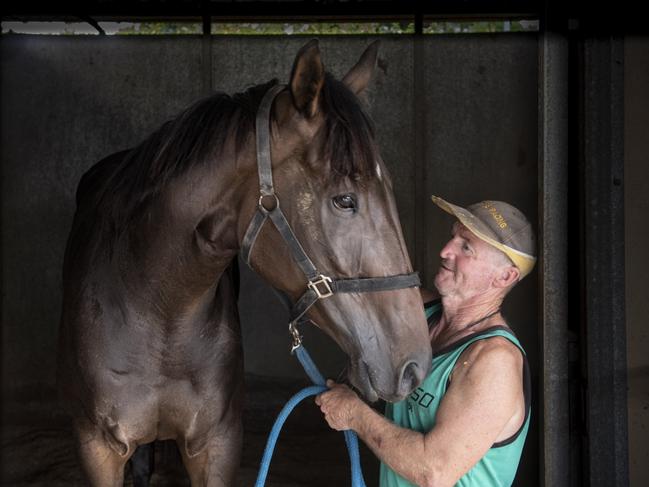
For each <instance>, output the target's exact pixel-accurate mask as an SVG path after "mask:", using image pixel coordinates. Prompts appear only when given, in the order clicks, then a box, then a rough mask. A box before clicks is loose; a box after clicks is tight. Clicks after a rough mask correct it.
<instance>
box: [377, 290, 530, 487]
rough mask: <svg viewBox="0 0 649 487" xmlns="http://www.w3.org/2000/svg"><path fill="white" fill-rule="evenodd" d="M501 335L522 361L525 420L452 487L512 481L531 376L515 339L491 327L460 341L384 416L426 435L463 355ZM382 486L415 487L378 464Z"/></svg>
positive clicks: (437, 307)
mask: <svg viewBox="0 0 649 487" xmlns="http://www.w3.org/2000/svg"><path fill="white" fill-rule="evenodd" d="M441 309H442V305H441V302H440V301H436V302H434V303H433V304H432V305H427V306H426V316H427V318H429V323H431V318H432V317H434V316H436V315H438V314H439V312H441ZM495 336H502V337H505V338H507V339H508V340H509V341H511V342H512V343H513V344H514V345H516V346H517V347H518V348H519V349H520V350H521V352H522V353H523V358H524V374H523V377H524V379H523V380H524V394H525V411H526V413H525V421H524V422H523V425H522V426H521V428H520V429H519V431H518V432H517V433H516V434H515V435H513V436H512V437H511V438H509V439H507V440H504V441H502V442H499V443H496V444H494V445H493V446H492V447H491V448H490V449H489V451H488V452H487V453H486V454H485V456H484V457H482V458H481V459H480V460H479V461H478V463H476V464H475V465H474V466H473V468H471V470H469V471H468V472H467V473H466V474H465V475H464V476H462V477H461V478H460V480H459V481H458V482H457V483H456V484H455V485H456V487H492V486H494V487H495V486H499V487H500V486H510V485H511V484H512V482H513V481H514V476H515V475H516V470H517V468H518V462H519V461H520V458H521V452H522V451H523V444H524V443H525V438H526V436H527V430H528V429H529V424H530V392H531V389H530V377H529V367H528V364H527V358H525V351H524V350H523V347H522V346H521V344H520V343H519V341H518V339H517V338H516V337H515V336H514V335H513V334H512V332H511V331H509V330H508V329H507V328H505V327H492V328H489V329H487V330H483V331H481V332H478V333H476V334H474V335H469V336H467V337H464V338H463V339H461V340H459V341H458V342H457V343H455V344H454V345H451V346H450V347H449V348H447V349H445V350H442V351H441V352H440V353H438V354H437V355H436V356H434V357H433V366H432V370H431V372H430V374H429V375H428V377H426V379H425V380H424V382H422V384H421V385H420V386H419V387H418V388H417V389H415V391H414V392H413V393H412V394H411V395H410V397H408V399H405V400H403V401H401V402H398V403H395V404H390V403H388V404H387V405H386V410H385V416H386V417H387V418H388V419H390V420H391V421H393V422H394V423H395V424H397V425H398V426H401V427H403V428H409V429H411V430H415V431H419V432H421V433H426V432H427V431H430V430H431V429H432V428H433V427H434V426H435V416H436V414H437V409H438V408H439V405H440V402H441V400H442V398H443V397H444V394H445V393H446V389H447V387H448V383H449V376H450V375H451V372H452V371H453V367H454V366H455V363H456V361H457V359H458V358H459V357H460V355H461V354H462V352H463V351H464V350H465V349H466V348H467V347H468V346H469V345H471V344H472V343H474V342H476V341H478V340H484V339H485V338H490V337H495ZM379 485H380V486H381V487H414V484H412V483H410V482H409V481H407V480H406V479H404V478H403V477H401V476H400V475H398V474H397V473H396V472H394V471H393V470H392V469H390V467H388V466H387V465H385V464H384V463H381V472H380V483H379Z"/></svg>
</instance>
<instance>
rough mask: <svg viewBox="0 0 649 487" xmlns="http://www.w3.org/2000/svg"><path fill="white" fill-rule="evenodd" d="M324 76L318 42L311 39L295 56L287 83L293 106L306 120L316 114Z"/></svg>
mask: <svg viewBox="0 0 649 487" xmlns="http://www.w3.org/2000/svg"><path fill="white" fill-rule="evenodd" d="M324 75H325V71H324V66H323V64H322V60H321V59H320V49H319V47H318V41H317V40H316V39H313V40H312V41H309V42H308V43H307V44H306V45H304V46H303V47H302V49H300V50H299V51H298V53H297V55H296V56H295V61H294V62H293V69H292V70H291V81H290V83H289V87H290V89H291V97H292V99H293V105H294V106H295V108H296V109H297V111H298V112H300V113H302V114H303V115H304V116H305V117H306V118H311V117H313V116H314V115H315V114H316V113H317V112H318V104H319V101H320V91H321V90H322V85H323V84H324Z"/></svg>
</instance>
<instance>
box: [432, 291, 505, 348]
mask: <svg viewBox="0 0 649 487" xmlns="http://www.w3.org/2000/svg"><path fill="white" fill-rule="evenodd" d="M501 304H502V297H501V296H499V295H497V294H491V293H487V294H484V295H480V296H474V297H471V298H469V299H462V298H459V297H456V296H442V308H443V311H442V316H441V318H440V320H439V323H438V324H437V326H435V327H434V328H433V329H432V331H431V341H432V343H433V348H436V349H439V348H441V347H444V346H446V345H449V344H451V343H454V342H456V341H457V340H459V339H460V338H462V337H464V336H466V335H468V334H471V333H474V332H476V331H480V330H483V329H485V328H489V327H490V326H493V324H494V323H495V322H497V321H499V322H502V317H501V316H500V313H499V310H500V306H501Z"/></svg>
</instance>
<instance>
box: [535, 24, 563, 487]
mask: <svg viewBox="0 0 649 487" xmlns="http://www.w3.org/2000/svg"><path fill="white" fill-rule="evenodd" d="M538 167H539V205H538V207H539V226H540V228H539V250H540V260H539V280H540V282H539V293H540V296H539V310H540V313H541V317H540V318H541V319H540V336H541V357H542V361H541V363H542V377H541V381H540V383H541V390H540V391H539V392H540V395H541V397H542V406H543V425H544V428H543V432H542V434H541V435H540V442H541V445H540V452H541V456H542V461H541V470H540V475H541V482H540V485H544V486H548V487H550V486H552V487H568V486H569V485H570V465H569V459H570V455H569V414H568V412H569V404H568V196H567V195H568V40H567V38H566V37H565V36H564V35H563V34H559V33H554V32H549V31H545V32H544V33H542V34H540V35H539V165H538Z"/></svg>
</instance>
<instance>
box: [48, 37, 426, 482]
mask: <svg viewBox="0 0 649 487" xmlns="http://www.w3.org/2000/svg"><path fill="white" fill-rule="evenodd" d="M377 53H378V46H377V44H376V43H375V44H372V45H370V46H369V47H368V48H367V49H366V50H365V52H364V53H363V54H362V56H361V57H360V59H359V60H358V62H357V63H356V64H355V65H354V66H353V67H352V68H351V69H350V70H349V72H348V73H347V74H346V75H345V76H344V78H343V79H342V80H337V79H336V78H334V77H333V76H332V75H331V74H330V73H328V72H327V71H325V69H324V65H323V63H322V59H321V55H320V49H319V46H318V42H317V40H313V41H310V42H309V43H307V44H306V45H305V46H303V47H302V48H301V49H300V50H299V51H298V53H297V54H296V57H295V60H294V63H293V67H292V70H291V73H290V77H289V82H288V84H287V85H286V86H282V85H279V83H278V81H277V80H271V81H268V82H266V83H262V84H260V85H256V86H253V87H251V88H248V89H247V90H245V91H244V92H241V93H238V94H235V95H226V94H223V93H216V94H214V95H212V96H209V97H207V98H205V99H203V100H200V101H198V102H197V103H195V104H194V105H192V106H190V107H189V108H187V109H185V110H184V111H183V112H182V113H180V114H179V115H178V116H177V117H176V118H174V119H172V120H170V121H168V122H166V123H164V124H163V125H162V126H161V127H160V128H159V129H158V130H157V131H155V132H154V133H153V134H151V135H150V136H149V137H147V138H146V139H145V140H144V141H142V142H141V143H140V144H139V145H138V146H136V147H134V148H132V149H129V150H126V151H122V152H119V153H116V154H113V155H110V156H108V157H106V158H105V159H103V160H101V161H100V162H98V163H97V164H95V165H94V166H92V167H91V168H90V169H89V170H88V171H87V172H86V173H85V174H84V175H83V176H82V178H81V180H80V182H79V185H78V188H77V194H76V202H77V208H76V212H75V215H74V219H73V222H72V228H71V230H70V234H69V237H68V242H67V246H66V251H65V257H64V263H63V305H62V313H61V322H60V323H61V324H60V334H59V337H60V338H59V352H58V356H59V366H58V387H59V390H60V395H61V398H62V400H63V401H64V404H65V406H66V408H67V410H68V411H69V413H70V416H71V420H72V425H73V430H74V434H75V437H76V441H77V445H78V452H79V458H80V463H81V466H82V469H83V471H84V474H85V475H86V477H87V479H88V482H89V484H90V485H92V486H107V487H108V486H111V487H112V486H118V485H122V483H123V478H124V466H125V464H126V462H127V461H128V459H129V458H130V457H131V456H132V455H133V453H134V451H135V450H136V448H137V446H138V445H143V444H147V443H150V442H152V441H154V440H166V439H173V440H175V441H176V443H177V445H178V447H179V450H180V453H181V456H182V460H183V464H184V466H185V468H186V470H187V472H188V474H189V478H190V480H191V483H192V485H204V486H210V487H211V486H232V485H233V483H234V478H235V475H236V471H237V468H238V465H239V459H240V451H241V447H242V429H243V427H242V394H243V353H242V346H241V336H240V328H239V317H238V311H237V306H236V298H235V294H236V290H235V289H234V285H233V277H232V267H231V265H232V262H233V259H235V258H236V256H237V255H238V254H239V253H240V252H242V250H245V253H246V261H247V262H248V263H249V265H250V266H251V268H252V269H253V270H254V271H256V272H257V273H258V274H259V275H260V276H261V277H262V278H263V279H264V280H265V281H266V282H267V283H268V284H270V285H271V286H272V287H274V288H276V289H277V290H279V291H280V292H282V293H283V294H284V295H285V296H287V298H288V299H289V300H291V301H292V302H294V303H295V302H298V303H302V301H303V299H301V296H302V297H304V295H306V294H309V293H310V295H315V298H314V299H313V300H312V301H310V302H309V304H308V306H302V308H301V311H300V312H299V314H300V316H301V317H302V318H301V319H302V320H304V319H308V320H311V321H312V322H313V323H315V324H316V325H317V326H318V327H319V328H321V329H322V330H323V331H324V332H325V333H327V334H328V335H329V336H331V337H332V338H333V339H334V340H335V342H336V343H337V344H338V345H339V346H340V347H341V349H342V350H343V351H344V352H345V353H346V354H347V355H348V357H349V365H348V376H349V377H348V380H349V381H350V382H351V384H352V385H353V386H354V387H355V388H356V389H357V390H358V391H359V392H360V393H361V394H362V395H363V396H364V397H365V398H366V399H367V400H368V401H376V400H377V399H379V398H382V399H384V400H386V401H398V400H401V399H403V398H405V397H406V396H407V395H408V394H409V393H410V392H411V391H412V390H413V389H414V388H415V387H417V385H418V384H419V383H420V382H421V381H422V380H423V378H424V377H425V375H426V374H427V373H428V370H429V368H430V363H431V350H430V346H429V345H428V332H427V327H426V320H425V317H424V312H423V307H422V304H421V298H420V296H419V291H418V289H417V287H416V286H415V285H414V284H413V283H412V280H409V281H408V283H407V284H404V283H403V282H402V281H399V282H401V284H399V285H396V284H395V282H394V281H390V279H393V280H397V279H401V277H398V276H405V275H411V274H412V266H411V263H410V259H409V256H408V252H407V248H406V245H405V242H404V239H403V235H402V232H401V227H400V223H399V218H398V214H397V208H396V204H395V201H394V195H393V192H392V183H391V180H390V176H389V174H388V171H387V168H386V166H385V164H384V162H383V161H382V159H381V157H380V153H379V150H378V146H377V143H376V140H375V137H374V128H373V122H372V121H371V119H370V117H369V116H368V114H367V113H366V110H365V107H364V105H363V103H362V102H361V97H362V95H363V92H364V90H365V89H366V87H367V85H368V83H369V81H370V79H371V77H372V74H373V71H374V69H375V66H376V61H377ZM271 90H272V91H273V96H272V97H270V98H269V97H268V93H269V92H270V91H271ZM261 105H264V106H266V110H267V112H268V118H267V119H266V120H265V123H261V124H260V123H259V121H258V112H259V111H260V106H261ZM256 117H257V118H256ZM264 137H265V139H266V140H265V142H264ZM260 144H261V145H260ZM263 144H265V147H263ZM260 152H261V153H262V155H263V153H265V154H266V155H265V158H266V160H267V164H268V168H267V169H266V170H264V171H266V174H264V175H262V174H261V173H262V169H261V167H262V166H261V162H259V161H260V160H261V159H260V158H261V155H260V154H259V153H260ZM258 159H259V161H258ZM271 170H272V174H271V173H270V171H271ZM258 177H259V179H258ZM269 184H270V185H271V186H270V189H269V186H268V185H269ZM268 197H270V198H268ZM275 208H281V214H282V218H283V219H284V220H283V222H284V223H283V224H278V223H277V222H275V220H274V217H273V218H271V219H273V221H274V222H275V226H273V225H270V224H264V221H265V220H264V218H265V216H268V215H271V217H272V216H273V215H276V214H277V212H274V209H275ZM260 214H261V215H262V217H261V218H259V215H260ZM260 221H261V223H259V222H260ZM251 222H253V223H254V222H257V223H256V224H255V225H254V229H253V230H252V231H251V228H252V227H253V225H252V224H251ZM278 225H279V226H278ZM282 226H284V227H288V229H289V233H290V234H291V235H293V237H292V238H293V240H292V241H291V242H288V241H287V240H286V233H285V232H286V228H284V230H283V231H280V227H282ZM253 234H254V235H253ZM296 248H297V250H295V249H296ZM296 251H298V253H300V252H301V254H300V256H301V257H303V258H306V260H308V261H309V262H310V263H311V265H312V266H313V267H314V268H316V267H317V269H318V273H319V274H318V276H319V277H317V279H315V278H312V277H309V278H308V279H305V276H304V275H303V271H304V259H303V258H302V259H300V258H296V256H295V252H296ZM235 260H236V259H235ZM330 276H338V277H340V279H338V280H336V279H333V280H332V279H331V277H330ZM390 276H393V277H390ZM394 276H397V277H394ZM383 279H387V280H388V281H389V282H390V283H392V284H388V285H384V286H382V285H380V284H378V285H377V283H379V282H380V281H381V280H383ZM347 280H348V281H349V282H347V284H348V285H347V289H346V290H344V289H343V288H344V287H345V285H346V281H347ZM307 281H308V282H307ZM397 284H398V283H397ZM307 287H308V289H307V293H304V291H305V288H307ZM333 288H337V289H339V290H343V292H341V293H338V292H337V293H333V290H332V289H333ZM361 291H372V292H362V293H361Z"/></svg>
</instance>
